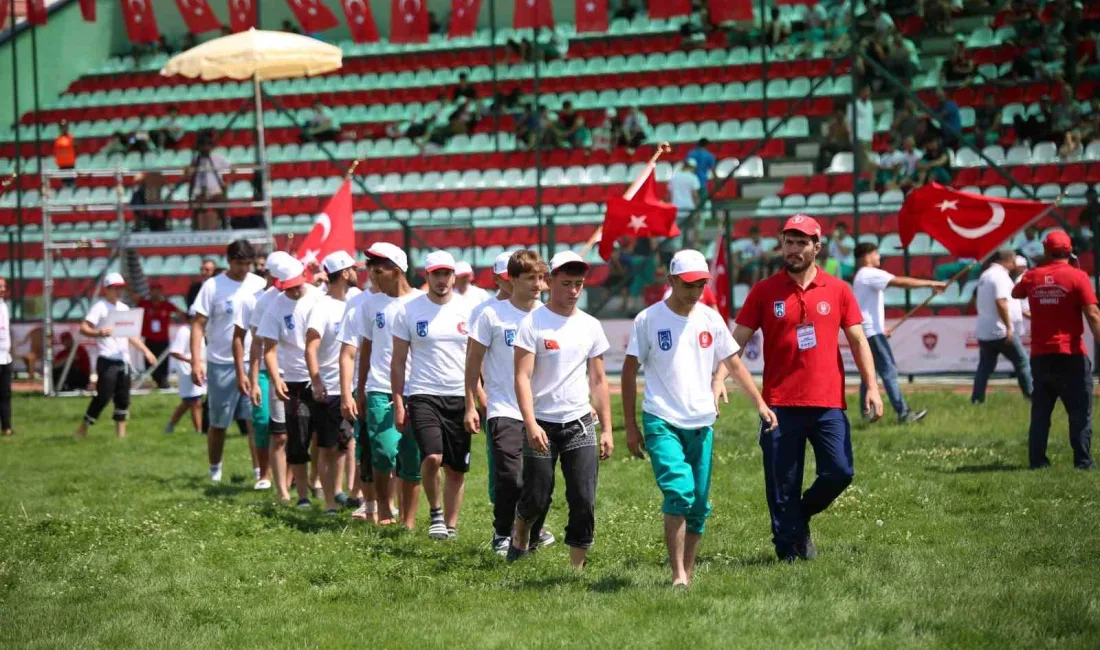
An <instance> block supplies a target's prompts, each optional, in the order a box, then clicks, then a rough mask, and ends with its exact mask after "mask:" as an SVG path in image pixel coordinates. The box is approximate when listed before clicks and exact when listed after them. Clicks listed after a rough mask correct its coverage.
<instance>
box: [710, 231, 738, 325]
mask: <svg viewBox="0 0 1100 650" xmlns="http://www.w3.org/2000/svg"><path fill="white" fill-rule="evenodd" d="M728 260H729V258H728V257H727V256H726V237H725V235H723V236H722V237H720V238H719V239H718V255H717V256H716V257H715V260H714V264H713V268H711V270H710V277H711V281H710V282H709V283H708V284H707V288H708V289H710V290H711V292H712V295H713V296H714V308H715V309H717V310H718V313H719V314H722V318H723V319H724V320H725V322H727V323H729V322H730V319H731V318H732V317H733V310H732V309H730V307H731V305H730V266H729V261H728ZM704 295H705V294H704Z"/></svg>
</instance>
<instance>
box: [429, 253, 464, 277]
mask: <svg viewBox="0 0 1100 650" xmlns="http://www.w3.org/2000/svg"><path fill="white" fill-rule="evenodd" d="M455 266H457V265H456V264H455V258H454V256H453V255H451V254H450V253H448V252H447V251H432V252H430V253H428V256H427V257H425V258H424V270H425V271H427V272H428V273H431V272H432V271H438V270H439V269H447V270H449V271H454V270H455Z"/></svg>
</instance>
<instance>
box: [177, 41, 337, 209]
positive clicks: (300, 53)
mask: <svg viewBox="0 0 1100 650" xmlns="http://www.w3.org/2000/svg"><path fill="white" fill-rule="evenodd" d="M342 65H343V53H342V52H341V51H340V48H338V47H336V46H335V45H329V44H328V43H324V42H322V41H319V40H317V39H315V38H310V37H308V36H302V35H300V34H290V33H287V32H272V31H265V30H257V29H250V30H248V31H246V32H240V33H237V34H231V35H229V36H223V37H221V38H216V39H214V40H212V41H207V42H206V43H203V44H202V45H197V46H195V47H193V48H191V49H190V50H187V51H186V52H183V53H181V54H177V55H176V56H174V57H172V58H171V59H170V60H169V61H168V63H167V64H166V65H165V66H164V67H163V68H161V71H160V74H161V75H162V76H165V77H171V76H174V75H177V74H178V75H182V76H184V77H189V78H191V79H196V78H197V79H202V80H204V81H210V80H213V79H252V84H253V90H254V94H255V109H256V133H257V140H258V141H257V143H256V144H257V147H258V153H259V163H260V167H261V168H262V169H265V170H266V169H267V155H266V153H265V152H264V113H263V97H262V93H261V92H260V82H262V81H270V80H273V79H291V78H297V77H309V76H313V75H319V74H324V73H326V72H331V71H333V70H338V69H339V68H340V67H341V66H342ZM270 183H271V181H270V174H267V173H265V174H264V198H265V199H267V198H268V197H269V196H270V195H271V192H270V190H269V187H270ZM265 211H266V212H267V215H266V216H267V221H268V228H270V227H271V203H270V201H269V202H268V206H267V208H266V210H265Z"/></svg>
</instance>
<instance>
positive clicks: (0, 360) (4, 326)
mask: <svg viewBox="0 0 1100 650" xmlns="http://www.w3.org/2000/svg"><path fill="white" fill-rule="evenodd" d="M9 363H11V313H10V312H9V311H8V303H7V301H6V300H0V366H6V365H8V364H9Z"/></svg>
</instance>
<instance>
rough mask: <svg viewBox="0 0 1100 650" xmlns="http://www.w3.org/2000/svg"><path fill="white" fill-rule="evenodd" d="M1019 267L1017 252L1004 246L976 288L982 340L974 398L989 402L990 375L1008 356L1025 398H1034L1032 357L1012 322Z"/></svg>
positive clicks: (978, 332) (978, 331) (976, 327)
mask: <svg viewBox="0 0 1100 650" xmlns="http://www.w3.org/2000/svg"><path fill="white" fill-rule="evenodd" d="M1015 270H1016V253H1015V252H1013V251H1012V250H1011V249H1007V248H1005V249H1002V250H999V251H997V252H996V253H994V254H993V259H992V261H991V263H990V264H989V268H987V269H986V270H985V271H984V272H982V275H981V277H980V278H978V288H977V289H975V290H974V303H975V305H976V306H977V308H978V320H977V322H976V323H975V324H974V338H976V339H978V370H977V371H976V372H975V373H974V387H973V389H972V390H971V392H970V401H971V402H972V403H974V404H982V403H984V402H985V389H986V385H987V384H988V383H989V377H990V376H991V375H992V374H993V371H994V370H996V369H997V358H998V357H999V356H1000V355H1002V354H1003V355H1004V356H1005V358H1007V359H1008V360H1009V361H1011V362H1012V367H1013V368H1014V369H1015V371H1016V383H1018V384H1019V386H1020V392H1021V393H1023V395H1024V397H1026V398H1028V399H1031V391H1032V379H1031V359H1030V357H1029V356H1028V354H1027V351H1026V350H1024V346H1023V344H1022V343H1020V333H1019V332H1017V331H1016V330H1015V329H1014V328H1013V325H1012V305H1011V303H1012V302H1013V301H1014V300H1015V298H1013V297H1012V289H1013V287H1015V286H1016V283H1015V282H1013V281H1012V273H1013V272H1014V271H1015Z"/></svg>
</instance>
